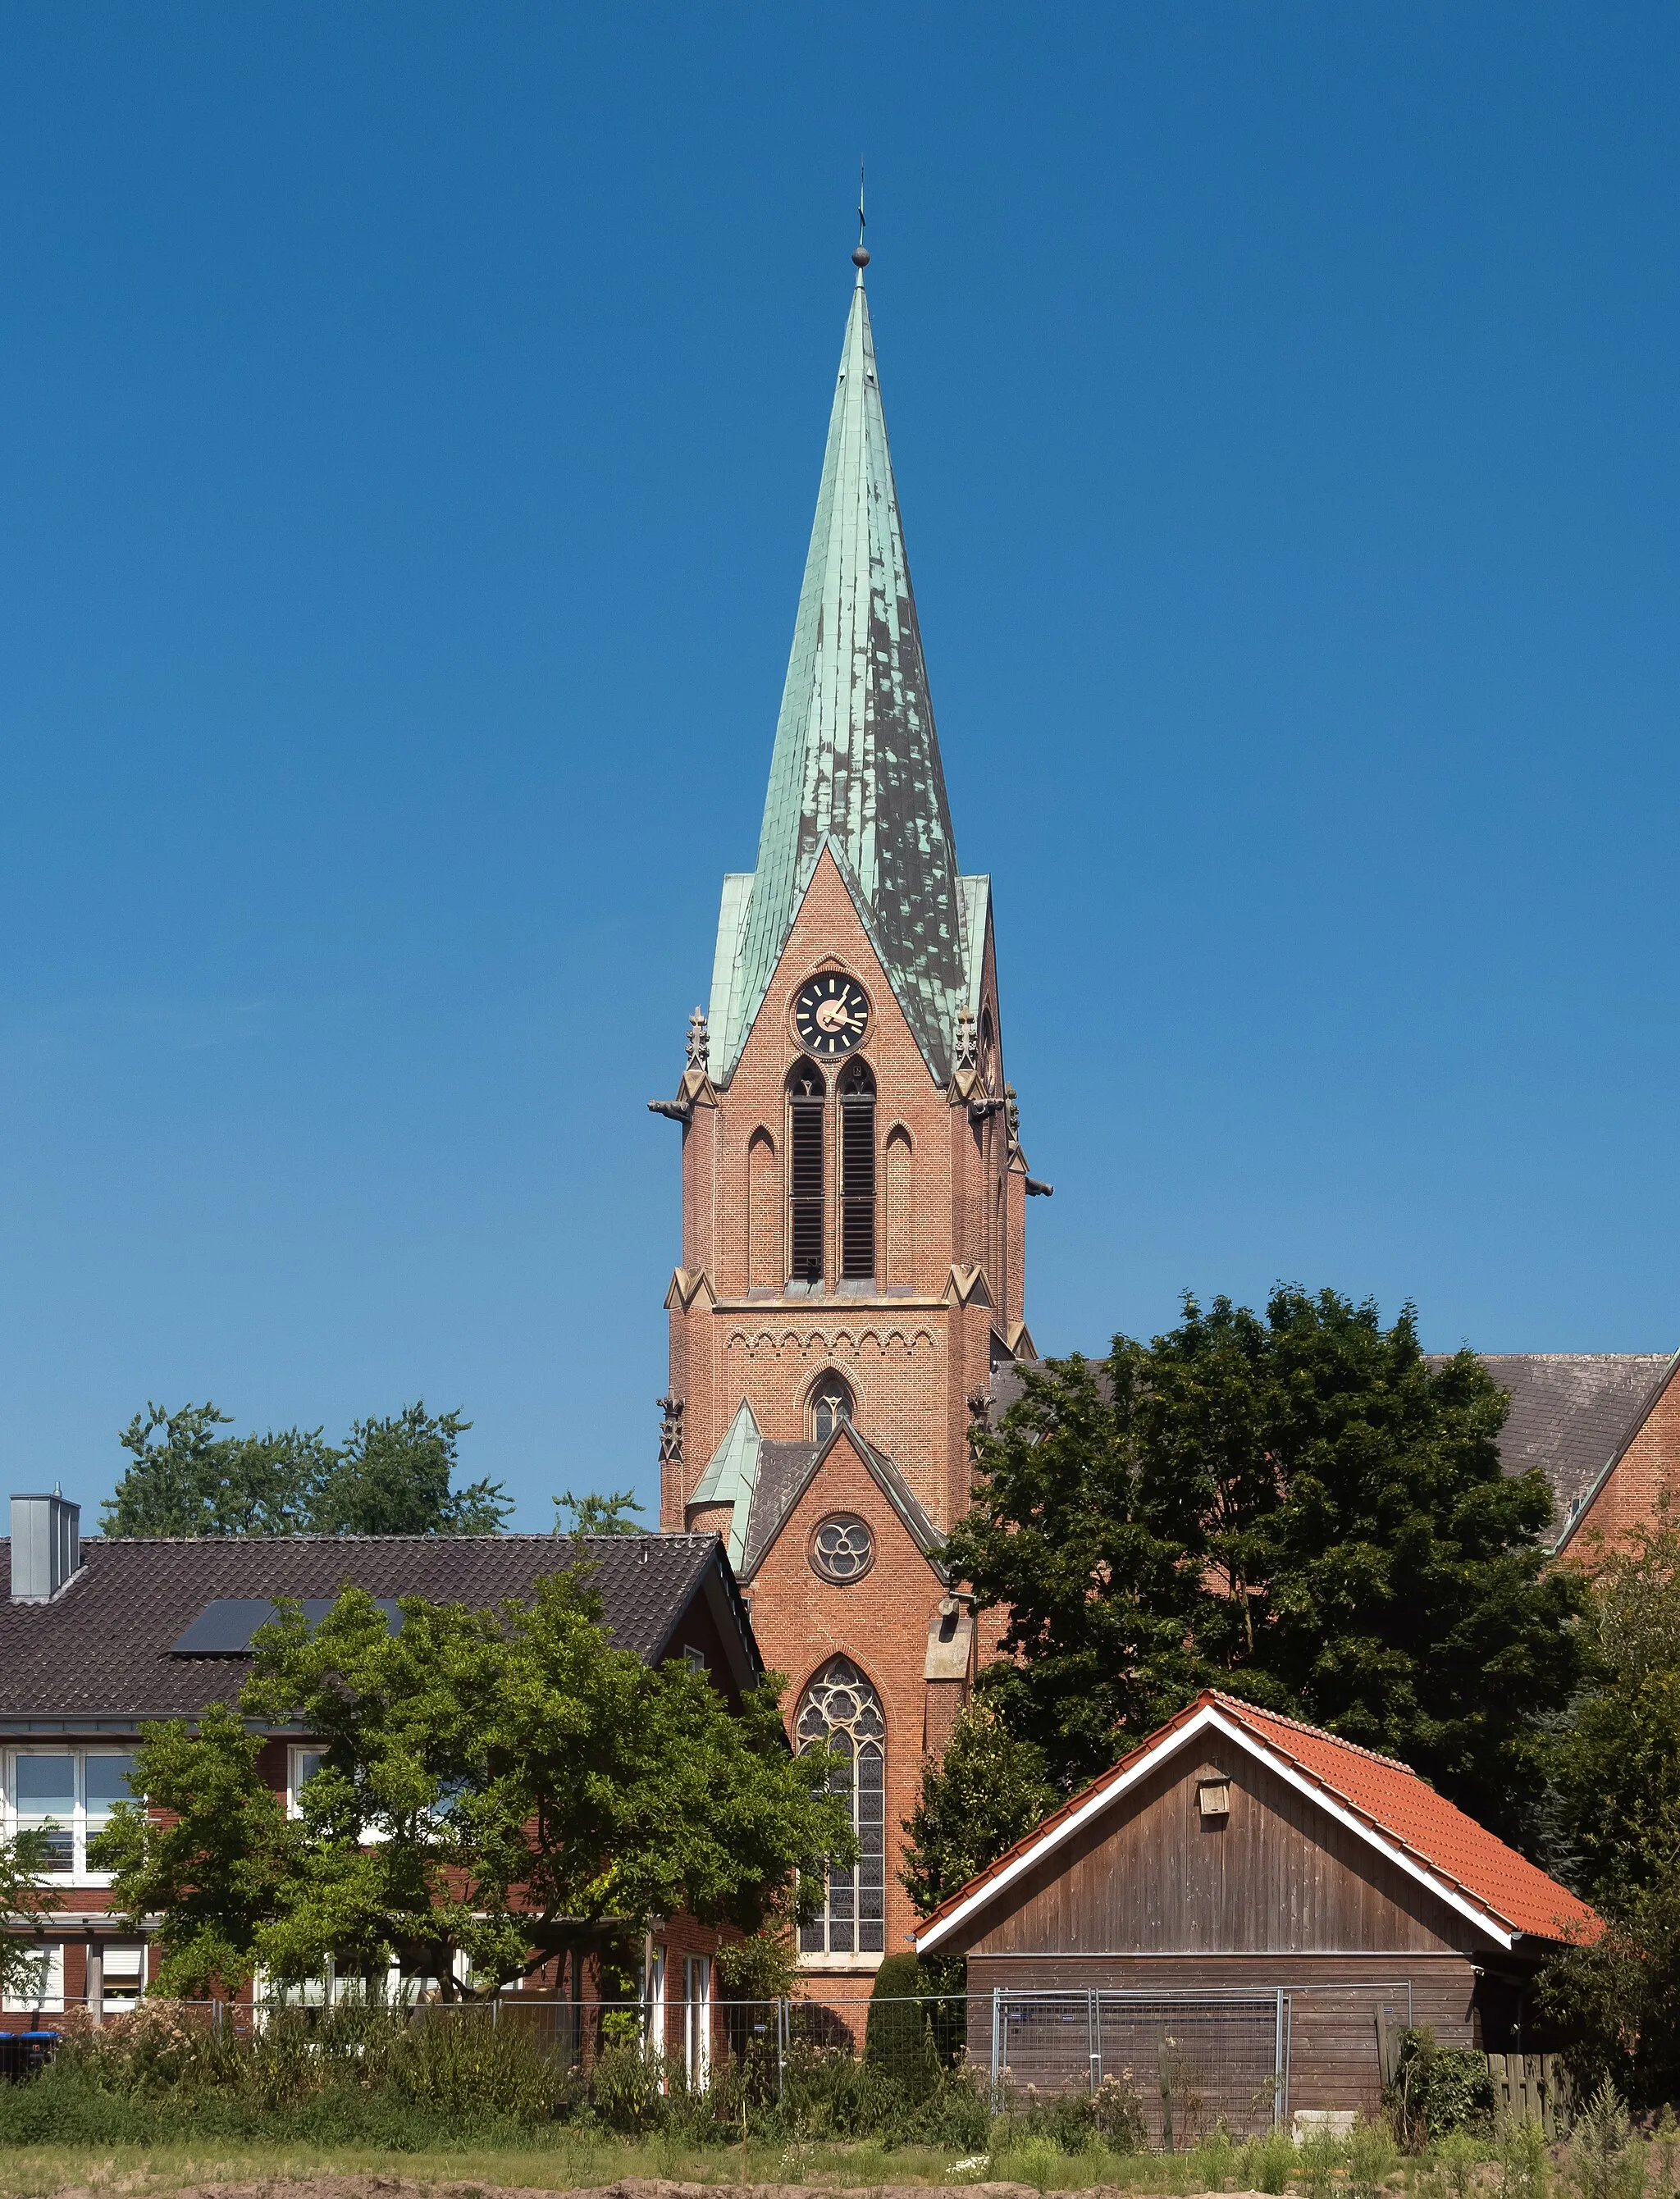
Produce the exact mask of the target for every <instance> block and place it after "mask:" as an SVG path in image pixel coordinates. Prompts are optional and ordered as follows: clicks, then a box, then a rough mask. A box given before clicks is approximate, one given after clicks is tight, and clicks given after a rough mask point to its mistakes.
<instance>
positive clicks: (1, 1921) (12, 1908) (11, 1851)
mask: <svg viewBox="0 0 1680 2199" xmlns="http://www.w3.org/2000/svg"><path fill="white" fill-rule="evenodd" d="M47 1840H48V1836H47V1834H45V1833H44V1832H32V1831H24V1832H20V1833H15V1834H13V1835H12V1837H11V1838H10V1839H9V1840H0V1993H13V1992H28V1991H30V1990H31V1989H32V1986H33V1984H34V1980H35V1975H36V1965H37V1963H38V1961H39V1959H40V1957H39V1953H38V1950H37V1949H36V1948H35V1947H34V1946H32V1944H31V1943H30V1941H29V1940H28V1939H26V1938H24V1937H23V1936H22V1934H24V1933H25V1932H26V1931H27V1929H28V1928H29V1927H30V1926H31V1925H32V1924H33V1923H35V1922H38V1920H39V1919H40V1918H41V1917H43V1916H50V1915H51V1913H52V1911H53V1910H55V1909H56V1908H57V1907H58V1906H59V1899H58V1896H57V1894H56V1893H55V1892H54V1891H53V1889H52V1887H50V1886H45V1885H44V1884H43V1883H42V1881H41V1874H42V1872H43V1871H44V1869H46V1864H47Z"/></svg>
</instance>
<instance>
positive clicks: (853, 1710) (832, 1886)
mask: <svg viewBox="0 0 1680 2199" xmlns="http://www.w3.org/2000/svg"><path fill="white" fill-rule="evenodd" d="M795 1740H796V1744H797V1746H798V1747H799V1749H800V1751H801V1752H802V1753H803V1751H804V1750H806V1749H808V1748H814V1747H817V1746H818V1745H819V1743H820V1742H822V1741H827V1742H828V1743H829V1744H830V1746H831V1747H832V1749H833V1751H834V1754H835V1764H834V1769H833V1770H832V1772H831V1775H830V1778H829V1792H830V1793H831V1794H837V1795H838V1796H839V1797H840V1798H841V1799H842V1800H843V1801H844V1802H845V1803H846V1805H847V1806H848V1808H849V1810H850V1811H851V1817H852V1825H853V1828H854V1829H855V1832H856V1834H857V1839H858V1846H859V1849H860V1851H861V1852H860V1855H859V1857H858V1860H857V1863H856V1864H855V1867H854V1868H853V1869H850V1870H837V1871H831V1872H830V1874H829V1878H828V1883H827V1885H826V1886H825V1887H824V1889H823V1902H822V1907H821V1908H820V1910H819V1911H818V1912H817V1913H816V1914H815V1915H814V1916H808V1917H807V1918H806V1919H805V1921H804V1922H802V1924H801V1925H800V1928H799V1951H800V1953H801V1954H802V1955H854V1954H855V1955H878V1954H880V1953H882V1952H883V1951H884V1949H885V1947H886V1944H887V1807H886V1804H887V1725H886V1720H885V1719H884V1718H883V1717H882V1715H881V1699H880V1697H879V1696H878V1694H876V1692H875V1690H874V1689H873V1688H872V1687H871V1686H870V1684H869V1683H868V1681H867V1680H866V1679H865V1678H864V1677H863V1675H862V1673H861V1672H860V1671H859V1670H858V1668H857V1666H856V1665H854V1664H853V1663H852V1661H851V1659H850V1658H849V1657H836V1658H833V1659H831V1660H830V1662H829V1663H828V1664H826V1665H824V1666H823V1668H822V1670H821V1671H820V1672H819V1673H818V1674H817V1676H816V1677H815V1678H814V1680H813V1681H812V1683H811V1684H810V1686H809V1687H808V1688H807V1689H806V1690H805V1695H804V1700H802V1702H801V1704H800V1706H799V1718H798V1721H797V1723H796V1727H795Z"/></svg>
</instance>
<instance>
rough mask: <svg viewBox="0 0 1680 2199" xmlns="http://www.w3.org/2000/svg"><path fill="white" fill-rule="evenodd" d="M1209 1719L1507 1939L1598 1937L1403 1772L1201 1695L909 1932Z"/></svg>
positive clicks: (1001, 1872) (1520, 1865)
mask: <svg viewBox="0 0 1680 2199" xmlns="http://www.w3.org/2000/svg"><path fill="white" fill-rule="evenodd" d="M1210 1709H1216V1710H1217V1711H1219V1712H1222V1714H1223V1715H1224V1716H1225V1717H1226V1718H1228V1720H1229V1721H1230V1722H1231V1723H1232V1724H1234V1725H1235V1726H1237V1727H1238V1728H1239V1729H1240V1730H1241V1731H1242V1732H1244V1733H1245V1734H1247V1735H1249V1736H1250V1737H1251V1739H1253V1740H1254V1741H1257V1742H1258V1743H1259V1745H1260V1747H1262V1749H1263V1750H1264V1751H1265V1752H1267V1753H1270V1754H1272V1755H1274V1756H1280V1757H1282V1758H1284V1759H1286V1761H1287V1762H1288V1763H1289V1764H1290V1765H1291V1766H1292V1768H1293V1769H1294V1770H1296V1771H1298V1772H1299V1773H1302V1774H1304V1776H1305V1777H1306V1778H1307V1779H1308V1780H1309V1781H1310V1782H1311V1784H1312V1785H1313V1787H1314V1788H1316V1789H1317V1790H1318V1791H1319V1792H1320V1793H1321V1794H1322V1795H1323V1796H1324V1797H1325V1799H1327V1801H1334V1802H1336V1803H1339V1805H1341V1806H1342V1807H1343V1808H1344V1809H1345V1810H1347V1811H1350V1812H1351V1813H1352V1814H1353V1816H1354V1817H1355V1818H1356V1819H1357V1820H1358V1821H1360V1822H1361V1823H1363V1824H1364V1825H1366V1826H1367V1827H1368V1828H1369V1829H1371V1831H1373V1832H1374V1833H1376V1834H1380V1835H1381V1836H1382V1837H1383V1838H1384V1839H1385V1840H1387V1841H1389V1842H1391V1843H1392V1844H1393V1845H1394V1846H1397V1847H1398V1848H1400V1849H1402V1850H1403V1851H1404V1852H1406V1853H1407V1854H1408V1855H1409V1856H1410V1857H1411V1858H1412V1859H1413V1860H1414V1861H1415V1863H1417V1864H1420V1865H1421V1866H1422V1867H1423V1868H1424V1869H1426V1871H1427V1872H1428V1873H1429V1874H1430V1875H1431V1876H1432V1877H1433V1878H1434V1879H1436V1880H1437V1881H1440V1882H1441V1883H1442V1884H1444V1886H1445V1887H1448V1888H1449V1889H1450V1890H1452V1891H1454V1892H1455V1893H1458V1894H1460V1895H1461V1896H1462V1897H1463V1898H1464V1899H1466V1900H1467V1902H1468V1903H1469V1904H1470V1905H1471V1906H1472V1907H1473V1909H1475V1910H1481V1911H1483V1912H1484V1913H1485V1915H1486V1916H1487V1917H1488V1918H1489V1919H1490V1921H1491V1922H1493V1923H1494V1924H1495V1925H1496V1926H1499V1927H1502V1928H1503V1930H1504V1932H1505V1933H1507V1934H1511V1933H1525V1934H1531V1935H1533V1936H1534V1937H1536V1938H1539V1939H1558V1940H1561V1939H1566V1938H1568V1937H1570V1936H1571V1935H1578V1936H1583V1937H1591V1936H1592V1935H1593V1934H1595V1933H1596V1932H1597V1930H1598V1929H1599V1928H1600V1927H1599V1920H1598V1917H1597V1916H1596V1915H1595V1912H1594V1911H1593V1910H1591V1909H1590V1908H1589V1907H1588V1905H1587V1904H1586V1903H1585V1902H1584V1901H1583V1900H1581V1899H1579V1898H1578V1896H1577V1895H1575V1894H1572V1893H1570V1892H1569V1891H1568V1890H1567V1889H1566V1887H1561V1886H1560V1885H1559V1884H1558V1883H1557V1881H1555V1879H1551V1878H1549V1877H1548V1876H1547V1875H1546V1874H1545V1872H1544V1871H1543V1870H1542V1869H1540V1868H1539V1867H1538V1865H1537V1864H1531V1863H1530V1862H1529V1861H1528V1860H1527V1858H1525V1857H1524V1856H1520V1855H1519V1854H1518V1853H1517V1852H1516V1850H1515V1849H1514V1848H1510V1847H1507V1846H1506V1845H1505V1843H1504V1841H1503V1840H1500V1839H1499V1838H1498V1837H1497V1835H1496V1834H1493V1833H1490V1832H1489V1831H1488V1829H1487V1828H1486V1827H1485V1825H1479V1824H1478V1823H1476V1820H1475V1819H1474V1818H1473V1817H1467V1816H1466V1815H1465V1813H1464V1811H1462V1810H1461V1809H1458V1808H1457V1807H1456V1806H1455V1805H1454V1804H1453V1803H1451V1802H1449V1801H1448V1800H1447V1799H1446V1797H1445V1796H1444V1795H1442V1794H1437V1793H1436V1792H1435V1789H1434V1788H1432V1787H1431V1786H1430V1785H1429V1784H1428V1782H1426V1780H1423V1779H1420V1777H1419V1776H1418V1775H1417V1773H1416V1772H1415V1771H1414V1770H1411V1769H1410V1768H1409V1766H1408V1765H1406V1764H1402V1763H1400V1762H1399V1761H1398V1760H1397V1759H1395V1758H1394V1757H1391V1756H1378V1755H1376V1754H1375V1753H1374V1752H1373V1751H1372V1750H1370V1749H1368V1748H1361V1747H1357V1746H1356V1744H1355V1743H1354V1742H1352V1741H1341V1740H1339V1739H1338V1738H1337V1736H1336V1735H1334V1734H1331V1733H1325V1732H1323V1731H1322V1730H1321V1729H1320V1728H1319V1727H1317V1726H1311V1725H1303V1724H1300V1723H1299V1722H1298V1720H1296V1719H1294V1718H1283V1717H1280V1715H1279V1714H1278V1713H1277V1712H1275V1711H1262V1710H1258V1709H1257V1708H1256V1707H1255V1706H1254V1705H1253V1704H1252V1703H1246V1702H1244V1701H1243V1700H1241V1699H1240V1697H1239V1696H1236V1695H1228V1694H1222V1692H1221V1691H1220V1690H1219V1689H1214V1688H1207V1689H1204V1690H1203V1692H1202V1693H1201V1694H1199V1695H1198V1696H1197V1698H1196V1700H1194V1701H1193V1702H1192V1703H1187V1704H1186V1706H1184V1708H1183V1709H1182V1710H1181V1712H1179V1713H1178V1715H1177V1717H1176V1718H1170V1719H1169V1720H1168V1722H1167V1724H1165V1725H1164V1726H1162V1727H1161V1728H1160V1729H1159V1730H1158V1732H1156V1733H1152V1734H1151V1735H1150V1736H1149V1738H1148V1739H1147V1740H1146V1741H1140V1743H1139V1745H1138V1747H1136V1748H1135V1749H1134V1750H1133V1751H1132V1752H1131V1753H1130V1754H1129V1756H1127V1757H1125V1758H1124V1759H1123V1760H1122V1761H1121V1762H1120V1763H1118V1764H1116V1765H1115V1766H1114V1768H1113V1769H1112V1770H1110V1771H1105V1772H1104V1773H1103V1775H1102V1776H1101V1777H1100V1779H1095V1780H1094V1781H1093V1782H1091V1784H1090V1785H1089V1786H1088V1787H1087V1788H1084V1789H1083V1790H1082V1792H1081V1793H1079V1794H1075V1795H1072V1796H1070V1798H1069V1799H1068V1800H1067V1801H1065V1802H1064V1803H1063V1804H1062V1805H1061V1807H1060V1808H1059V1809H1058V1810H1054V1811H1052V1812H1051V1814H1050V1815H1049V1816H1048V1817H1046V1818H1045V1819H1044V1821H1043V1823H1041V1824H1040V1825H1038V1826H1036V1827H1035V1829H1033V1831H1031V1832H1030V1833H1029V1834H1027V1835H1026V1837H1025V1839H1024V1840H1018V1841H1017V1842H1016V1843H1015V1845H1014V1846H1013V1847H1012V1848H1011V1849H1010V1850H1009V1851H1008V1852H1007V1853H1006V1854H1004V1855H1001V1856H1000V1857H999V1858H998V1859H997V1861H996V1862H995V1863H994V1864H990V1865H989V1867H988V1868H987V1869H985V1870H983V1871H981V1872H980V1873H979V1874H978V1875H977V1876H976V1877H974V1878H971V1880H970V1881H969V1882H968V1884H967V1885H966V1886H965V1887H961V1888H960V1889H959V1891H958V1892H957V1893H954V1894H952V1895H951V1896H950V1898H949V1899H948V1900H945V1901H942V1902H941V1904H939V1906H938V1908H937V1909H936V1910H934V1911H933V1913H932V1915H931V1916H927V1917H925V1918H924V1919H923V1920H922V1922H921V1923H920V1924H919V1926H918V1927H917V1928H916V1933H915V1935H914V1936H915V1938H916V1940H917V1943H918V1945H920V1944H921V1942H922V1941H923V1939H925V1938H926V1937H927V1935H928V1934H930V1933H931V1932H932V1931H933V1930H934V1928H935V1927H936V1926H937V1925H938V1924H940V1923H941V1922H942V1921H943V1920H944V1919H946V1918H948V1917H949V1916H953V1915H954V1913H955V1912H956V1911H957V1910H960V1909H961V1908H962V1907H964V1906H965V1904H967V1903H969V1902H971V1901H972V1900H973V1899H974V1898H975V1896H976V1895H977V1894H980V1893H983V1892H984V1891H985V1889H986V1887H988V1886H989V1885H992V1884H993V1883H995V1881H998V1880H999V1879H1000V1878H1002V1877H1003V1876H1005V1875H1006V1874H1007V1875H1010V1876H1013V1875H1015V1872H1016V1869H1017V1867H1018V1866H1023V1865H1024V1864H1027V1863H1028V1862H1029V1861H1030V1859H1031V1858H1032V1856H1033V1854H1034V1852H1035V1850H1037V1849H1039V1848H1041V1847H1042V1846H1044V1844H1045V1843H1046V1842H1047V1840H1049V1839H1050V1838H1051V1837H1052V1836H1053V1834H1055V1833H1056V1832H1057V1831H1058V1830H1059V1829H1060V1828H1061V1827H1062V1826H1063V1825H1065V1823H1067V1822H1068V1821H1069V1819H1070V1818H1072V1817H1076V1816H1079V1815H1081V1814H1082V1812H1084V1811H1087V1810H1088V1809H1089V1808H1090V1807H1091V1805H1094V1804H1096V1805H1100V1804H1101V1801H1102V1799H1103V1797H1104V1795H1105V1794H1107V1793H1109V1792H1110V1791H1111V1790H1114V1789H1117V1788H1121V1787H1122V1786H1129V1785H1130V1784H1131V1783H1132V1782H1133V1781H1134V1780H1135V1777H1136V1776H1137V1774H1138V1772H1139V1771H1140V1770H1141V1769H1142V1768H1143V1767H1144V1766H1145V1765H1146V1764H1147V1762H1148V1760H1149V1759H1150V1758H1151V1757H1152V1756H1155V1755H1158V1754H1160V1753H1163V1752H1164V1750H1166V1749H1167V1748H1168V1747H1170V1744H1171V1743H1172V1742H1173V1741H1175V1739H1176V1738H1177V1736H1178V1735H1180V1734H1181V1732H1182V1731H1183V1729H1184V1728H1185V1727H1186V1726H1187V1725H1188V1724H1190V1722H1191V1720H1192V1719H1193V1718H1197V1717H1198V1716H1199V1714H1200V1713H1201V1712H1205V1711H1207V1710H1210Z"/></svg>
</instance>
